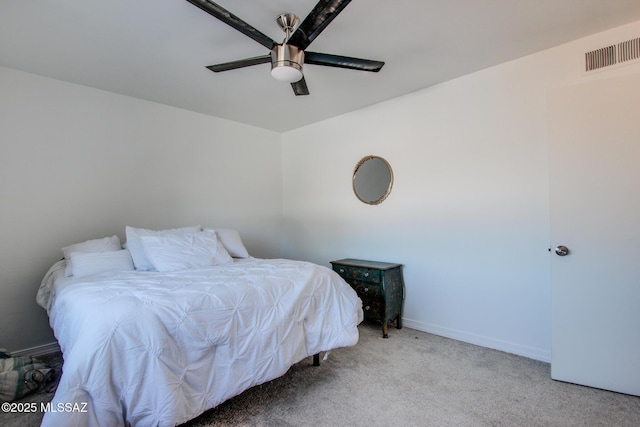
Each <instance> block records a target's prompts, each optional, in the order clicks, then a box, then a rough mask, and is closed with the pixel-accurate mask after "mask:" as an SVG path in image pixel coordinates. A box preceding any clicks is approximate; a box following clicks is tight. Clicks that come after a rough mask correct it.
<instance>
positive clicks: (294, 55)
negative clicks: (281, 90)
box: [271, 44, 304, 83]
mask: <svg viewBox="0 0 640 427" xmlns="http://www.w3.org/2000/svg"><path fill="white" fill-rule="evenodd" d="M303 64H304V51H302V50H301V49H298V48H297V47H295V46H291V45H287V44H282V45H276V46H275V47H274V48H273V50H272V51H271V76H272V77H273V78H274V79H276V80H279V81H281V82H287V83H293V82H297V81H299V80H300V79H302V77H303V75H302V65H303Z"/></svg>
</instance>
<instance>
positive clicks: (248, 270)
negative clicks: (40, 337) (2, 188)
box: [38, 259, 362, 427]
mask: <svg viewBox="0 0 640 427" xmlns="http://www.w3.org/2000/svg"><path fill="white" fill-rule="evenodd" d="M61 270H64V266H63V265H62V263H59V265H58V267H57V268H55V266H54V268H52V270H51V272H50V274H48V275H47V277H45V280H44V281H43V286H42V288H41V289H40V291H39V295H38V302H39V303H40V304H41V305H42V306H43V307H45V308H46V309H47V310H48V311H49V317H50V323H51V326H52V328H53V330H54V332H55V335H56V338H57V339H58V342H59V343H60V347H61V349H62V352H63V355H64V367H63V372H64V373H63V375H62V378H61V380H60V385H59V386H58V389H57V391H56V394H55V397H54V399H53V401H52V405H51V408H52V410H57V412H53V411H51V412H47V413H46V414H45V416H44V420H43V423H42V425H43V426H56V427H57V426H62V425H64V426H119V425H126V424H130V425H133V426H173V425H176V424H180V423H183V422H185V421H187V420H189V419H192V418H194V417H196V416H198V415H199V414H201V413H202V412H204V411H206V410H207V409H210V408H213V407H215V406H217V405H219V404H220V403H222V402H224V401H225V400H227V399H229V398H231V397H233V396H235V395H237V394H240V393H241V392H242V391H244V390H246V389H248V388H250V387H252V386H254V385H257V384H261V383H263V382H266V381H270V380H272V379H274V378H277V377H279V376H281V375H283V374H284V373H285V372H287V370H288V369H289V368H290V367H291V366H292V365H293V364H295V363H297V362H299V361H301V360H302V359H303V358H305V357H308V356H311V355H314V354H316V353H319V352H322V351H328V350H331V349H335V348H338V347H345V346H352V345H354V344H356V343H357V341H358V329H357V325H358V324H359V323H360V322H361V321H362V305H361V301H360V300H359V299H358V297H357V295H356V294H355V292H354V291H353V290H352V289H351V288H350V287H349V285H347V284H346V283H345V282H344V281H343V280H342V279H341V278H340V277H339V276H338V275H337V274H336V273H334V272H333V271H331V270H330V269H329V268H326V267H321V266H318V265H315V264H311V263H306V262H299V261H290V260H263V259H249V260H243V261H239V262H234V263H233V264H227V265H221V266H215V267H207V268H200V269H194V270H186V271H180V272H174V273H157V272H136V271H128V272H117V273H101V274H98V275H95V276H91V277H86V278H81V279H73V278H64V277H63V275H62V271H61ZM49 291H51V295H50V296H49V295H48V294H49ZM83 410H84V411H83ZM85 411H86V412H85Z"/></svg>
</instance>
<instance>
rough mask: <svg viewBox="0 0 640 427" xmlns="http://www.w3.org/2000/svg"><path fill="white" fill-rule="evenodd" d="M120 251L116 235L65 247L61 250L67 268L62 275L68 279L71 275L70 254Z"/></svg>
mask: <svg viewBox="0 0 640 427" xmlns="http://www.w3.org/2000/svg"><path fill="white" fill-rule="evenodd" d="M120 249H122V246H121V245H120V238H118V236H116V235H113V236H111V237H103V238H102V239H91V240H87V241H85V242H82V243H76V244H74V245H69V246H65V247H64V248H62V253H63V254H64V259H66V260H67V267H66V268H65V272H64V275H65V276H66V277H69V276H71V275H72V274H73V273H72V269H73V266H72V261H71V257H70V255H71V253H72V252H108V251H119V250H120Z"/></svg>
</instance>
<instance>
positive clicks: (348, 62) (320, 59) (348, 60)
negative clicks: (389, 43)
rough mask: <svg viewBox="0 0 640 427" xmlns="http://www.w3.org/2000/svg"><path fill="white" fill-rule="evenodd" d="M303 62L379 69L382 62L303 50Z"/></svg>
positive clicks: (373, 70) (371, 69)
mask: <svg viewBox="0 0 640 427" xmlns="http://www.w3.org/2000/svg"><path fill="white" fill-rule="evenodd" d="M304 63H305V64H314V65H326V66H328V67H338V68H348V69H351V70H362V71H372V72H374V73H377V72H378V71H380V69H381V68H382V66H383V65H384V62H382V61H373V60H371V59H360V58H352V57H350V56H340V55H331V54H328V53H317V52H305V53H304Z"/></svg>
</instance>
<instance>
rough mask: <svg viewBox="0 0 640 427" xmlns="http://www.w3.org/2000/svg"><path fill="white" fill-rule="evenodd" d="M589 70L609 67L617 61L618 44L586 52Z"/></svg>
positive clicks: (586, 62)
mask: <svg viewBox="0 0 640 427" xmlns="http://www.w3.org/2000/svg"><path fill="white" fill-rule="evenodd" d="M584 56H585V64H586V68H587V71H593V70H597V69H599V68H603V67H608V66H609V65H613V64H615V63H616V46H615V45H611V46H607V47H603V48H601V49H596V50H592V51H591V52H587V53H585V54H584Z"/></svg>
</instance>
